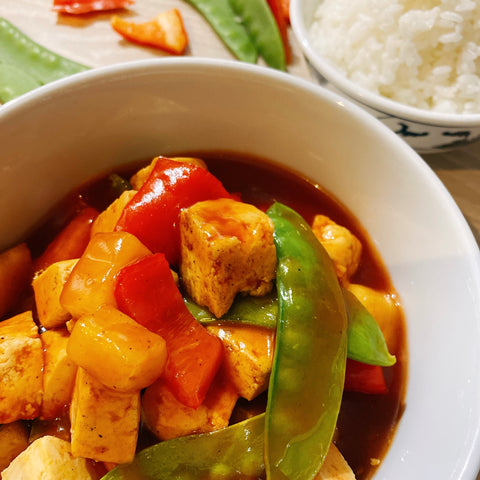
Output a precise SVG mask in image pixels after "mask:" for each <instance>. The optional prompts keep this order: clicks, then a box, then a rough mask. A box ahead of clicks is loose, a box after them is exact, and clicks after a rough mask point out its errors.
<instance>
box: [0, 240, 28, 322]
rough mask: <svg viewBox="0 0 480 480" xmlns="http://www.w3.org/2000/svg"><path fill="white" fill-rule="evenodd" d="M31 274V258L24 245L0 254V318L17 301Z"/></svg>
mask: <svg viewBox="0 0 480 480" xmlns="http://www.w3.org/2000/svg"><path fill="white" fill-rule="evenodd" d="M31 274H32V258H31V256H30V250H29V248H28V247H27V245H26V244H25V243H21V244H19V245H17V246H16V247H13V248H10V249H9V250H6V251H5V252H3V253H0V317H2V316H3V315H5V314H6V313H8V312H9V310H10V309H11V308H12V307H13V306H14V305H15V303H16V301H17V300H18V296H19V294H20V292H21V291H22V290H23V288H25V287H26V286H27V285H28V283H29V281H30V275H31Z"/></svg>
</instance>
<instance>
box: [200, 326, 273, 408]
mask: <svg viewBox="0 0 480 480" xmlns="http://www.w3.org/2000/svg"><path fill="white" fill-rule="evenodd" d="M207 330H208V331H209V333H211V334H212V335H215V336H216V337H218V338H220V340H221V341H222V342H223V344H224V346H225V355H224V363H223V368H224V370H225V373H226V375H227V377H228V378H229V379H230V381H231V382H232V383H233V385H234V386H235V388H236V391H237V393H238V395H239V396H240V397H243V398H245V399H246V400H253V399H254V398H255V397H256V396H258V395H260V394H261V393H262V392H264V391H265V390H266V389H267V388H268V381H269V379H270V372H271V370H272V362H273V351H274V347H275V332H274V331H273V330H270V329H267V328H260V327H255V326H250V325H240V326H235V325H228V326H221V325H211V326H208V327H207Z"/></svg>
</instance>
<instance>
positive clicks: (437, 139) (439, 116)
mask: <svg viewBox="0 0 480 480" xmlns="http://www.w3.org/2000/svg"><path fill="white" fill-rule="evenodd" d="M321 1H322V0H291V2H290V18H291V25H292V30H293V32H294V35H295V37H296V39H297V40H298V42H299V44H300V46H301V49H302V51H303V54H304V55H305V58H306V59H307V61H308V62H309V64H310V66H311V67H312V69H313V72H314V74H316V76H317V79H318V80H319V82H320V83H321V84H322V85H324V86H326V87H327V88H329V89H331V90H332V91H335V92H337V93H340V94H341V95H343V96H345V97H347V98H348V99H350V100H351V101H353V102H355V103H357V104H358V105H360V106H361V107H363V108H364V109H365V110H367V111H368V112H369V113H371V114H373V115H374V116H375V117H376V118H378V119H379V120H381V121H382V122H383V123H385V125H387V126H388V127H389V128H390V129H391V130H393V131H394V132H395V133H397V134H398V135H399V136H400V137H401V138H403V139H404V140H405V141H406V142H407V143H408V144H409V145H410V146H412V147H413V148H414V149H415V150H416V151H417V152H419V153H435V152H442V151H446V150H450V149H453V148H456V147H459V146H462V145H466V144H469V143H472V142H475V141H477V140H480V113H478V114H446V113H445V114H443V113H437V112H432V111H428V110H424V109H419V108H415V107H412V106H408V105H404V104H401V103H399V102H396V101H393V100H390V99H388V98H386V97H383V96H382V95H378V94H376V93H373V92H371V91H369V90H367V89H366V88H363V87H361V86H359V85H357V84H356V83H354V82H353V81H351V80H350V79H349V78H347V77H346V76H345V75H344V74H343V73H342V72H341V71H340V70H339V69H338V68H337V67H336V66H335V65H334V64H333V63H332V62H331V61H329V60H328V59H326V58H325V57H323V56H322V55H320V54H319V52H318V51H317V49H316V48H315V46H314V44H313V42H312V40H311V38H310V34H309V31H310V27H311V25H312V23H313V20H314V12H315V11H316V9H317V7H318V6H319V5H320V3H321Z"/></svg>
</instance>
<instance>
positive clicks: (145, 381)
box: [67, 305, 167, 392]
mask: <svg viewBox="0 0 480 480" xmlns="http://www.w3.org/2000/svg"><path fill="white" fill-rule="evenodd" d="M67 352H68V355H69V358H70V359H71V360H73V361H74V362H75V363H76V364H77V365H79V366H80V367H82V368H84V369H85V370H86V371H87V372H88V373H90V375H93V376H94V377H95V378H96V379H97V380H99V381H100V382H102V383H103V384H104V385H105V386H106V387H109V388H111V389H112V390H116V391H119V392H135V391H139V390H141V389H142V388H145V387H147V386H149V385H151V384H152V383H153V382H154V381H155V380H156V379H157V378H159V377H160V375H161V374H162V373H163V370H164V367H165V363H166V361H167V347H166V343H165V340H164V339H163V338H162V337H160V336H159V335H157V334H155V333H153V332H151V331H150V330H148V329H147V328H145V327H143V326H142V325H140V324H139V323H137V322H136V321H135V320H133V318H130V317H129V316H128V315H125V314H124V313H122V312H121V311H120V310H117V309H115V308H113V307H110V306H109V305H103V306H102V307H100V308H99V309H98V310H97V311H96V312H93V313H92V314H89V315H82V316H81V317H80V318H79V319H78V320H77V322H76V323H75V326H74V327H73V330H72V333H71V336H70V338H69V340H68V346H67Z"/></svg>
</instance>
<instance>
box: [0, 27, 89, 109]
mask: <svg viewBox="0 0 480 480" xmlns="http://www.w3.org/2000/svg"><path fill="white" fill-rule="evenodd" d="M0 64H1V65H3V68H5V66H8V67H10V68H8V75H2V76H0V79H1V80H0V90H1V91H3V92H4V93H3V94H2V96H1V97H0V101H2V102H5V101H7V100H10V99H12V98H14V97H15V96H18V95H19V94H22V93H25V91H27V90H29V89H33V88H35V87H36V86H39V85H43V84H45V83H48V82H51V81H53V80H57V79H59V78H62V77H66V76H68V75H72V74H74V73H77V72H81V71H83V70H87V69H88V67H86V66H84V65H81V64H79V63H77V62H74V61H72V60H69V59H67V58H65V57H62V56H61V55H57V54H56V53H53V52H52V51H50V50H48V49H46V48H44V47H42V46H41V45H38V44H37V43H36V42H34V41H33V40H32V39H31V38H29V37H28V36H27V35H25V34H24V33H23V32H21V31H20V30H19V29H18V28H17V27H15V26H14V25H12V24H11V23H10V22H9V21H7V20H6V19H4V18H2V17H0ZM17 82H19V83H21V87H18V86H17V85H16V84H17Z"/></svg>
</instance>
